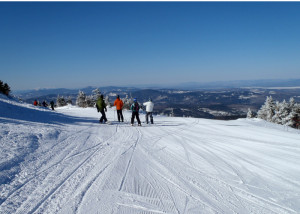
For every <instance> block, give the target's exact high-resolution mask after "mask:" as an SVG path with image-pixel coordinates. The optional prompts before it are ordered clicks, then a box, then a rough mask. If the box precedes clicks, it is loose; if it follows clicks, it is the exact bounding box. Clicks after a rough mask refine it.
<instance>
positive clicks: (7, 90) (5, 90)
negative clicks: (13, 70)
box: [3, 83, 10, 96]
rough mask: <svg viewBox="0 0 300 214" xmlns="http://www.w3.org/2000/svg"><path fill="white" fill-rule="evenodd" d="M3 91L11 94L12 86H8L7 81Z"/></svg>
mask: <svg viewBox="0 0 300 214" xmlns="http://www.w3.org/2000/svg"><path fill="white" fill-rule="evenodd" d="M3 91H4V94H5V95H6V96H8V95H9V94H10V87H9V86H8V84H7V83H5V84H4V86H3Z"/></svg>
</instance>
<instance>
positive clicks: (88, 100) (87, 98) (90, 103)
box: [56, 88, 133, 109]
mask: <svg viewBox="0 0 300 214" xmlns="http://www.w3.org/2000/svg"><path fill="white" fill-rule="evenodd" d="M100 96H101V92H100V90H99V89H98V88H96V89H95V90H93V91H92V94H91V95H86V94H85V93H84V92H83V91H79V92H78V95H77V98H76V105H77V106H79V107H82V108H86V107H95V106H96V102H97V100H98V99H99V98H100ZM104 99H105V103H106V105H107V106H108V107H110V106H111V105H113V104H112V103H110V100H109V96H105V98H104ZM122 101H123V103H124V105H123V108H124V109H130V105H131V104H132V103H133V99H132V98H129V97H128V95H126V97H124V98H122ZM68 104H72V99H71V97H69V98H64V97H63V96H59V95H58V96H57V99H56V106H57V107H60V106H66V105H68Z"/></svg>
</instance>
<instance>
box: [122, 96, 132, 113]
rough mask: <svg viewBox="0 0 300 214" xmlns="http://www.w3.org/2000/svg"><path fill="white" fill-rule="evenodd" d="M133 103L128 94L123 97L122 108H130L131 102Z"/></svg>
mask: <svg viewBox="0 0 300 214" xmlns="http://www.w3.org/2000/svg"><path fill="white" fill-rule="evenodd" d="M132 103H133V99H132V98H129V97H128V95H126V97H125V98H124V99H123V109H127V110H129V109H130V106H131V104H132Z"/></svg>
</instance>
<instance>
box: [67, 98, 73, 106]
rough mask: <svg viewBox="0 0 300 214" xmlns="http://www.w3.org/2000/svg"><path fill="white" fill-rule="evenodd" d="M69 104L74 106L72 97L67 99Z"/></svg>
mask: <svg viewBox="0 0 300 214" xmlns="http://www.w3.org/2000/svg"><path fill="white" fill-rule="evenodd" d="M67 104H70V105H72V104H73V101H72V97H71V96H68V97H67Z"/></svg>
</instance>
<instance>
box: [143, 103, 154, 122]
mask: <svg viewBox="0 0 300 214" xmlns="http://www.w3.org/2000/svg"><path fill="white" fill-rule="evenodd" d="M143 105H144V106H146V123H147V124H148V123H149V120H148V118H149V116H150V121H151V124H153V116H152V112H153V107H154V103H153V102H152V100H151V99H149V101H148V102H145V103H143Z"/></svg>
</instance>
